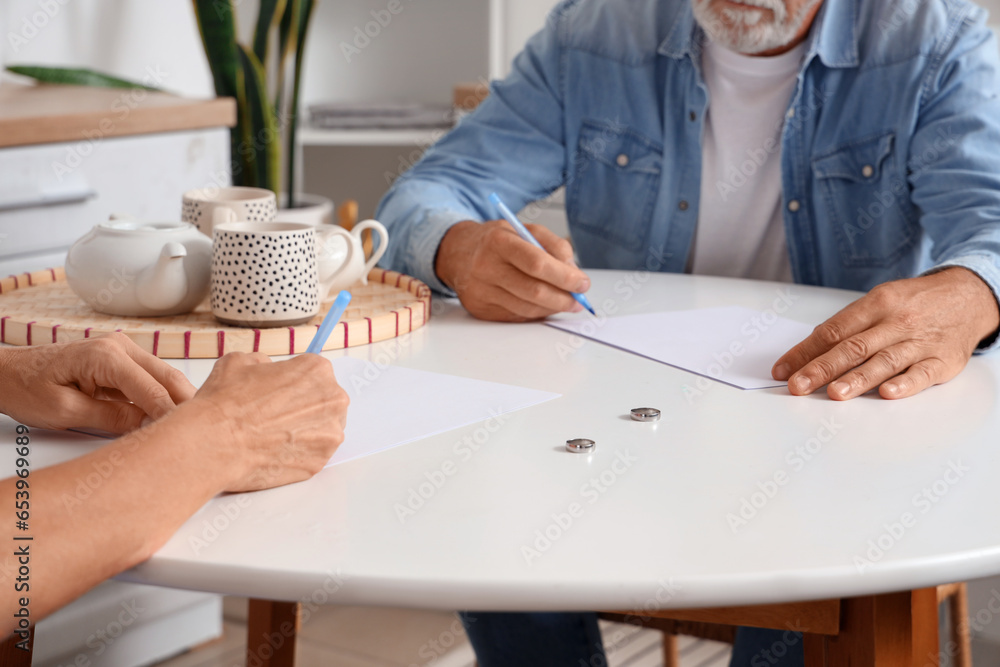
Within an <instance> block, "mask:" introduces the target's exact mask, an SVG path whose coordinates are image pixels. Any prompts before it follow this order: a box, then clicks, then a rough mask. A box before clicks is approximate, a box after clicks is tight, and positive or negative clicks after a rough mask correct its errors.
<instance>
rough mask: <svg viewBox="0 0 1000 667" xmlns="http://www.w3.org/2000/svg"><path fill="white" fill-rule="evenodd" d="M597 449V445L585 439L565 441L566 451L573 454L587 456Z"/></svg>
mask: <svg viewBox="0 0 1000 667" xmlns="http://www.w3.org/2000/svg"><path fill="white" fill-rule="evenodd" d="M595 447H597V443H596V442H594V441H593V440H587V439H586V438H574V439H573V440H567V441H566V450H567V451H570V452H573V453H574V454H589V453H590V452H592V451H594V448H595Z"/></svg>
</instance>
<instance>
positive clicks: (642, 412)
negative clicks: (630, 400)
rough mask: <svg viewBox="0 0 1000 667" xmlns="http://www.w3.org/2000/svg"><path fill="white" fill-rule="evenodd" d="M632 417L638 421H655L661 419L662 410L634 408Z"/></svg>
mask: <svg viewBox="0 0 1000 667" xmlns="http://www.w3.org/2000/svg"><path fill="white" fill-rule="evenodd" d="M631 414H632V419H634V420H635V421H637V422H655V421H659V420H660V411H659V410H657V409H656V408H632V412H631Z"/></svg>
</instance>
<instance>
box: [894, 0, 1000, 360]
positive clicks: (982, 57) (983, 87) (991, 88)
mask: <svg viewBox="0 0 1000 667" xmlns="http://www.w3.org/2000/svg"><path fill="white" fill-rule="evenodd" d="M984 19H985V16H984V12H982V10H978V9H975V10H973V11H972V13H971V14H970V15H969V16H968V17H966V20H965V21H964V23H963V24H962V28H961V30H959V31H958V33H957V35H956V36H955V37H954V39H953V40H952V42H951V43H950V44H945V45H942V50H941V52H940V53H937V54H935V56H937V57H938V58H939V61H938V62H939V63H940V64H939V66H938V67H934V68H931V69H930V70H929V72H928V76H927V78H926V79H925V81H924V86H923V98H922V102H921V106H920V119H919V125H918V128H917V131H916V132H915V133H914V135H913V138H912V140H911V145H910V156H911V160H910V165H909V169H910V184H911V187H912V198H913V202H914V203H915V204H916V205H917V206H918V207H919V209H920V212H921V224H922V225H923V227H924V229H925V230H926V231H927V234H928V236H929V237H930V239H931V240H932V242H933V246H932V249H931V258H932V260H933V262H934V266H933V268H931V269H930V270H929V271H928V272H927V273H933V272H937V271H940V270H942V269H945V268H948V267H952V266H961V267H965V268H966V269H969V270H970V271H972V272H974V273H975V274H976V275H978V276H979V277H980V278H981V279H982V280H983V281H984V282H985V283H986V284H987V285H988V286H989V287H990V289H991V290H992V291H993V295H994V297H998V296H1000V97H998V91H1000V57H998V53H997V42H996V39H995V38H994V36H993V33H992V31H990V29H989V28H987V27H986V25H985V22H984ZM997 347H1000V339H994V340H992V341H991V342H990V343H989V345H988V346H987V347H985V348H983V349H981V350H980V351H987V350H994V349H996V348H997Z"/></svg>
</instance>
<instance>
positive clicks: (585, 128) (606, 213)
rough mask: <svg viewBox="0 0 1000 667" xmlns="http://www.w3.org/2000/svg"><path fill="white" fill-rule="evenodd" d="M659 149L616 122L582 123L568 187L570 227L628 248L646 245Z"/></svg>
mask: <svg viewBox="0 0 1000 667" xmlns="http://www.w3.org/2000/svg"><path fill="white" fill-rule="evenodd" d="M662 163H663V145H662V144H658V143H656V142H654V141H652V140H651V139H647V138H646V137H644V136H642V135H641V134H639V133H637V132H635V131H634V130H631V129H630V128H628V127H625V126H623V125H620V124H614V123H602V122H598V121H592V120H584V121H583V125H582V127H581V128H580V139H579V142H578V144H577V151H576V156H575V160H574V163H573V172H572V173H571V175H570V176H571V177H570V178H569V179H568V182H567V186H566V194H567V197H566V210H567V213H568V214H569V219H570V222H571V224H572V225H573V226H575V227H577V228H579V229H581V230H584V231H586V232H588V233H590V234H592V235H594V236H596V237H598V238H602V239H605V240H606V241H609V242H611V243H614V244H617V245H619V246H622V247H624V248H627V249H629V250H638V249H640V248H642V247H643V246H644V245H645V242H646V238H647V236H648V235H649V227H650V220H651V218H652V215H653V207H654V205H655V203H656V195H657V192H658V190H659V185H660V172H661V170H662Z"/></svg>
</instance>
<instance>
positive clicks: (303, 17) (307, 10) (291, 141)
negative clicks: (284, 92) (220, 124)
mask: <svg viewBox="0 0 1000 667" xmlns="http://www.w3.org/2000/svg"><path fill="white" fill-rule="evenodd" d="M301 2H302V6H301V8H300V10H299V20H298V25H297V26H296V38H295V41H296V45H297V48H296V51H295V75H294V78H293V79H292V99H291V101H290V104H289V109H288V153H287V154H286V155H285V165H286V168H287V170H288V171H287V172H286V180H285V190H286V191H287V192H288V208H294V206H295V194H296V193H295V150H296V146H295V132H296V128H297V127H298V124H299V91H300V89H301V83H302V62H303V60H304V59H305V52H306V33H307V32H308V31H309V22H310V20H311V19H312V12H313V7H314V6H315V3H314V2H313V0H301Z"/></svg>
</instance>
